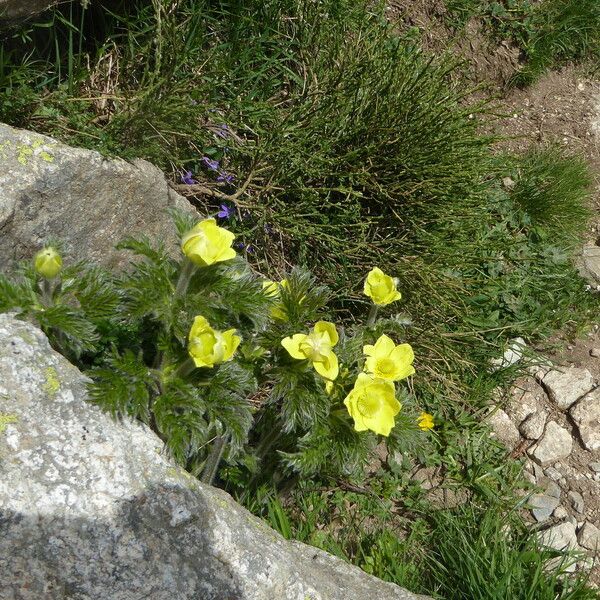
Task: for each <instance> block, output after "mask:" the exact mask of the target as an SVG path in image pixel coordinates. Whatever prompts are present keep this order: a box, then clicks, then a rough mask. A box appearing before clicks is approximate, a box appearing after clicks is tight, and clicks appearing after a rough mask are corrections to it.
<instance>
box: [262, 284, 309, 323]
mask: <svg viewBox="0 0 600 600" xmlns="http://www.w3.org/2000/svg"><path fill="white" fill-rule="evenodd" d="M262 287H263V292H264V293H265V294H266V296H267V297H268V298H279V297H280V296H281V288H284V289H286V290H287V289H288V288H289V283H288V280H287V279H282V280H281V281H280V282H279V283H277V282H276V281H271V280H270V279H265V280H264V281H263V283H262ZM301 302H302V300H301ZM271 316H272V317H273V318H274V319H276V320H278V321H286V320H287V318H288V316H287V313H286V312H285V309H284V308H283V305H282V304H281V302H277V303H276V304H274V305H273V306H272V307H271Z"/></svg>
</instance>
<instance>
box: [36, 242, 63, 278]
mask: <svg viewBox="0 0 600 600" xmlns="http://www.w3.org/2000/svg"><path fill="white" fill-rule="evenodd" d="M33 266H34V268H35V270H36V272H37V273H38V275H41V276H42V277H45V278H46V279H52V278H53V277H56V276H57V275H58V273H59V271H60V270H61V268H62V258H61V257H60V254H59V253H58V252H57V251H56V250H55V249H54V248H51V247H47V248H43V249H42V250H40V251H39V252H38V253H37V254H36V255H35V258H34V262H33Z"/></svg>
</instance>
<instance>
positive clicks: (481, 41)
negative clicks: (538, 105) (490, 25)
mask: <svg viewBox="0 0 600 600" xmlns="http://www.w3.org/2000/svg"><path fill="white" fill-rule="evenodd" d="M387 13H388V18H389V19H390V20H391V21H392V22H394V23H396V24H397V25H398V28H399V30H400V31H403V32H406V31H408V30H409V29H410V28H411V27H416V28H418V29H419V33H420V38H419V39H420V42H421V46H422V48H423V50H424V51H425V52H426V53H428V54H433V55H436V56H439V55H442V54H451V55H453V56H455V57H456V58H457V60H460V61H464V62H465V64H464V66H463V68H462V69H461V70H460V75H459V78H460V80H461V81H464V80H467V81H468V82H470V83H472V84H474V85H479V84H483V85H484V86H486V87H487V86H490V87H491V88H492V89H493V88H494V87H497V86H504V85H505V84H506V83H507V82H508V81H509V80H510V79H511V78H512V76H513V75H514V74H515V73H516V72H517V71H518V70H519V69H520V66H521V52H520V50H519V48H518V47H517V46H515V45H514V44H513V43H511V42H510V41H508V40H502V41H501V42H499V43H496V42H494V41H493V40H492V39H491V38H490V36H489V35H488V34H487V33H486V31H485V25H484V24H483V23H482V21H481V20H480V19H476V18H471V19H469V21H468V22H467V23H466V24H465V26H464V28H461V29H460V30H456V29H454V28H453V27H452V25H451V24H450V21H449V19H448V13H447V10H446V7H445V5H444V3H443V2H435V1H434V2H432V1H431V0H429V1H428V0H418V1H416V2H414V1H411V0H392V1H390V2H388V7H387Z"/></svg>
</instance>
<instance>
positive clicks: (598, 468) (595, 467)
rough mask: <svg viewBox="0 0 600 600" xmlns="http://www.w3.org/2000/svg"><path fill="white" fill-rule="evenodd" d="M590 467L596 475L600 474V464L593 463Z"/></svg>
mask: <svg viewBox="0 0 600 600" xmlns="http://www.w3.org/2000/svg"><path fill="white" fill-rule="evenodd" d="M588 467H589V468H590V469H591V470H592V471H594V473H600V462H591V463H590V464H589V465H588Z"/></svg>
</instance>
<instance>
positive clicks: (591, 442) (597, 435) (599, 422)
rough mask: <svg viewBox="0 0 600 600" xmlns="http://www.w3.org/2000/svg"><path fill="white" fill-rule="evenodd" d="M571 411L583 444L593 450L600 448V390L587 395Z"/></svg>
mask: <svg viewBox="0 0 600 600" xmlns="http://www.w3.org/2000/svg"><path fill="white" fill-rule="evenodd" d="M569 413H570V415H571V417H572V418H573V421H574V422H575V425H576V426H577V430H578V431H579V436H580V437H581V441H582V442H583V445H584V446H585V447H586V448H587V449H588V450H591V451H592V452H594V451H595V450H600V390H594V391H593V392H590V393H589V394H587V395H585V396H584V397H583V398H582V399H581V400H580V401H579V402H578V403H577V404H576V405H575V406H573V407H572V408H571V410H570V411H569Z"/></svg>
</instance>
